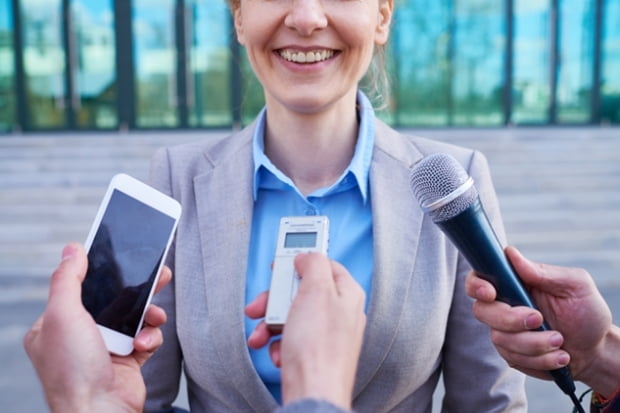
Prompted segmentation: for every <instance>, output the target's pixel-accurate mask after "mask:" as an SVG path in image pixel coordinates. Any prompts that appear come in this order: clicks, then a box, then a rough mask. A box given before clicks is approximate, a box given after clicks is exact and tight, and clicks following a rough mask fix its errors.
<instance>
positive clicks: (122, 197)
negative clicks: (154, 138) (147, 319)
mask: <svg viewBox="0 0 620 413" xmlns="http://www.w3.org/2000/svg"><path fill="white" fill-rule="evenodd" d="M173 227H174V219H173V218H171V217H170V216H168V215H166V214H164V213H162V212H160V211H157V210H156V209H154V208H151V207H150V206H148V205H146V204H144V203H142V202H140V201H138V200H136V199H134V198H132V197H130V196H128V195H126V194H125V193H123V192H121V191H118V190H114V191H113V193H112V195H111V198H110V202H109V204H108V206H107V208H106V211H105V213H104V215H103V218H102V220H101V224H100V225H99V228H98V230H97V233H96V234H95V237H94V239H93V242H92V245H91V247H90V250H89V253H88V271H87V273H86V279H85V281H84V284H83V287H82V301H83V302H84V306H85V307H86V309H87V310H88V311H89V312H90V314H91V315H92V316H93V318H94V319H95V321H96V322H97V323H98V324H100V325H102V326H105V327H107V328H110V329H112V330H116V331H118V332H121V333H123V334H126V335H129V336H131V337H133V336H134V335H135V334H136V333H137V331H136V330H137V328H138V324H139V322H140V318H141V317H142V312H143V310H144V306H145V304H146V301H147V299H148V297H149V293H150V290H151V286H152V283H153V281H154V280H155V277H156V275H157V269H158V268H159V264H160V261H161V260H162V258H163V254H164V251H165V249H166V245H167V243H168V238H169V236H170V232H171V231H172V228H173Z"/></svg>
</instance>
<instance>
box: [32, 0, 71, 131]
mask: <svg viewBox="0 0 620 413" xmlns="http://www.w3.org/2000/svg"><path fill="white" fill-rule="evenodd" d="M21 17H22V32H23V34H22V38H23V42H24V50H23V53H24V72H25V73H24V80H25V86H26V99H27V104H28V109H29V115H30V116H29V119H28V121H29V125H28V127H29V128H33V129H37V128H62V127H66V101H65V96H66V86H65V78H64V75H65V50H64V47H63V44H62V37H61V35H62V16H61V1H60V0H22V2H21Z"/></svg>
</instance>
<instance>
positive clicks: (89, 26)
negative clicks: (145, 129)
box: [70, 0, 118, 128]
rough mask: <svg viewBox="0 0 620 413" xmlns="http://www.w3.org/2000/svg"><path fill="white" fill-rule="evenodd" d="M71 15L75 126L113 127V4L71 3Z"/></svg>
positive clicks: (77, 0) (76, 0)
mask: <svg viewBox="0 0 620 413" xmlns="http://www.w3.org/2000/svg"><path fill="white" fill-rule="evenodd" d="M71 14H72V27H71V28H72V32H71V38H70V48H71V54H70V56H71V59H70V62H71V66H72V67H71V70H72V76H73V78H72V81H73V88H74V91H73V92H74V96H73V98H72V106H73V109H74V110H75V112H76V121H77V125H78V127H88V128H114V127H116V126H117V124H118V119H117V110H116V103H117V88H116V66H115V62H116V48H115V36H114V10H113V7H112V2H111V1H110V0H108V1H104V0H74V1H73V2H72V4H71Z"/></svg>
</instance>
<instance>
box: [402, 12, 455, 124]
mask: <svg viewBox="0 0 620 413" xmlns="http://www.w3.org/2000/svg"><path fill="white" fill-rule="evenodd" d="M451 3H452V2H451V1H449V0H439V1H431V2H420V1H407V2H402V3H399V4H398V5H397V7H396V12H395V15H394V22H393V27H392V34H391V43H390V65H391V67H392V111H393V112H392V119H393V122H394V123H396V124H397V125H401V126H417V125H436V126H439V125H446V124H448V123H449V110H448V108H449V107H450V106H451V99H452V96H451V83H450V82H451V80H452V77H451V74H452V73H451V70H452V68H451V61H450V54H449V53H450V46H451V38H450V24H451V19H452V13H453V10H452V6H451Z"/></svg>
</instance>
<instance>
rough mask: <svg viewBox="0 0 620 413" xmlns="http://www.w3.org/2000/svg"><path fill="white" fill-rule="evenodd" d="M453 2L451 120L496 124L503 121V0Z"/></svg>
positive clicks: (462, 123)
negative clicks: (452, 107) (452, 113)
mask: <svg viewBox="0 0 620 413" xmlns="http://www.w3.org/2000/svg"><path fill="white" fill-rule="evenodd" d="M455 4H456V10H455V33H454V44H453V46H452V48H453V50H454V58H453V64H452V65H453V81H452V94H453V102H454V115H453V123H454V124H459V125H499V124H501V123H502V122H503V110H502V96H503V85H504V53H505V52H504V50H505V49H504V48H505V31H506V28H505V26H506V25H505V12H504V2H499V1H496V0H470V1H466V2H455Z"/></svg>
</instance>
